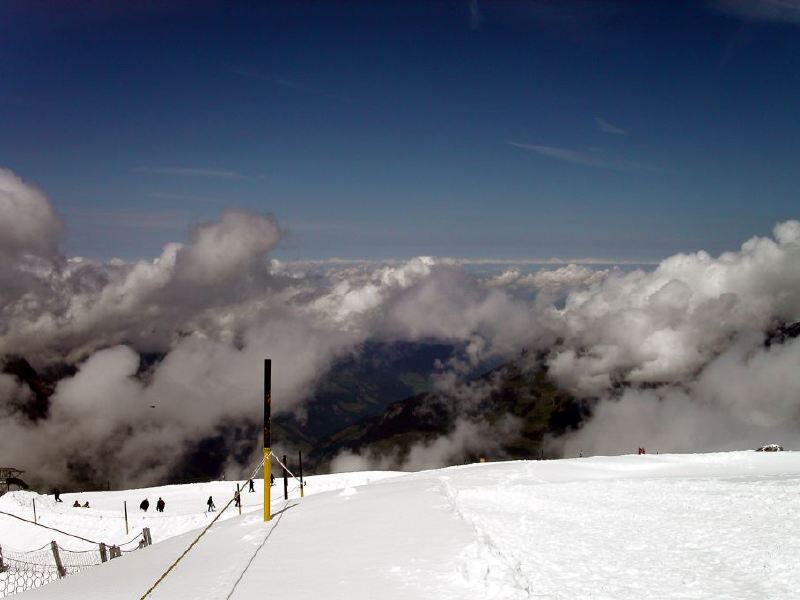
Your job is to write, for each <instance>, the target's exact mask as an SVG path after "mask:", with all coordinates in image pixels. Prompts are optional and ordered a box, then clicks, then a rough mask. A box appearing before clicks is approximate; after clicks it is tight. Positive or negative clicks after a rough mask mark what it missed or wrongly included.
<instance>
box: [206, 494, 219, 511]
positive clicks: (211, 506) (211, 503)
mask: <svg viewBox="0 0 800 600" xmlns="http://www.w3.org/2000/svg"><path fill="white" fill-rule="evenodd" d="M206 504H207V505H208V510H207V511H206V512H214V509H215V508H217V507H216V506H214V498H212V497H211V496H209V497H208V500H207V501H206Z"/></svg>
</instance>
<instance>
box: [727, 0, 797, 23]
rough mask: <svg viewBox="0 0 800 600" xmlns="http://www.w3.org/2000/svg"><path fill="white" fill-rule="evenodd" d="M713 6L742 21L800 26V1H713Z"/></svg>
mask: <svg viewBox="0 0 800 600" xmlns="http://www.w3.org/2000/svg"><path fill="white" fill-rule="evenodd" d="M711 6H713V7H714V8H716V9H717V10H719V11H722V12H724V13H727V14H729V15H732V16H735V17H739V18H742V19H748V20H754V21H771V22H774V23H794V24H800V0H713V1H712V2H711Z"/></svg>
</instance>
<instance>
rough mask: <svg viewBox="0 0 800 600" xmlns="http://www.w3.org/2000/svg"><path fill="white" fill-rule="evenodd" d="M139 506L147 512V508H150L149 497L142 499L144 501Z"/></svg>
mask: <svg viewBox="0 0 800 600" xmlns="http://www.w3.org/2000/svg"><path fill="white" fill-rule="evenodd" d="M139 508H141V509H142V510H143V511H144V512H147V509H148V508H150V501H149V500H148V499H147V498H145V499H144V500H142V503H141V504H140V505H139Z"/></svg>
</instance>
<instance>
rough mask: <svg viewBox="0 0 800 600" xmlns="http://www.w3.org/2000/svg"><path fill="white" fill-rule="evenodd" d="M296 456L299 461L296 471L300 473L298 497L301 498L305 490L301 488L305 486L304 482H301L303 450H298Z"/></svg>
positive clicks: (303, 496)
mask: <svg viewBox="0 0 800 600" xmlns="http://www.w3.org/2000/svg"><path fill="white" fill-rule="evenodd" d="M297 458H298V459H299V461H300V465H299V468H298V471H300V473H299V474H300V497H301V498H305V497H306V494H305V490H303V488H304V487H305V484H304V483H303V451H302V450H298V451H297Z"/></svg>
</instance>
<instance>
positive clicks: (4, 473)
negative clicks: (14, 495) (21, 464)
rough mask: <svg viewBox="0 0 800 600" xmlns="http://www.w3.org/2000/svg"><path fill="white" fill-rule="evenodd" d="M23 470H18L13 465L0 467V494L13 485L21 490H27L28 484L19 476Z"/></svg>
mask: <svg viewBox="0 0 800 600" xmlns="http://www.w3.org/2000/svg"><path fill="white" fill-rule="evenodd" d="M24 472H25V471H20V470H19V469H15V468H13V467H0V496H2V495H3V494H5V493H6V492H10V491H11V486H12V485H15V486H17V487H18V488H19V489H21V490H27V489H28V484H27V483H25V482H24V481H22V479H20V478H19V476H20V475H22V474H23V473H24Z"/></svg>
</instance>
